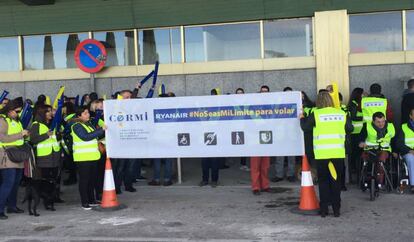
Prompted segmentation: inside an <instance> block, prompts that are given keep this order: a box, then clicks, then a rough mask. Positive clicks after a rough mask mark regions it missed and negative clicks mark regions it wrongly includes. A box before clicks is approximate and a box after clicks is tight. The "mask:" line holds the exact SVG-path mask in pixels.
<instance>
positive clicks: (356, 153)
mask: <svg viewBox="0 0 414 242" xmlns="http://www.w3.org/2000/svg"><path fill="white" fill-rule="evenodd" d="M363 94H364V89H362V88H359V87H357V88H355V89H354V90H352V93H351V96H350V97H349V102H348V112H349V115H350V118H351V121H352V125H353V126H354V130H353V131H352V134H351V149H350V159H349V169H350V174H356V175H357V177H358V175H359V171H360V164H359V158H360V157H361V153H362V149H361V148H359V134H360V133H361V130H362V127H363V125H364V120H363V116H362V109H361V100H362V96H363ZM350 180H351V181H352V176H350Z"/></svg>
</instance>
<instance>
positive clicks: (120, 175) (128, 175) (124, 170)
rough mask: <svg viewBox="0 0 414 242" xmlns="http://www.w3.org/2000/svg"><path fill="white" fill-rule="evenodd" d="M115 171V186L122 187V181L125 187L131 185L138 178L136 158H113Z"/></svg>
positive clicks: (118, 188)
mask: <svg viewBox="0 0 414 242" xmlns="http://www.w3.org/2000/svg"><path fill="white" fill-rule="evenodd" d="M111 161H112V169H113V172H114V180H115V187H116V189H117V190H120V189H121V186H122V183H124V185H125V187H131V186H132V182H133V181H134V179H135V178H136V166H137V164H135V162H136V160H133V159H111Z"/></svg>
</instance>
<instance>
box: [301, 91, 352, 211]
mask: <svg viewBox="0 0 414 242" xmlns="http://www.w3.org/2000/svg"><path fill="white" fill-rule="evenodd" d="M300 122H301V128H302V130H303V131H304V132H309V131H310V130H312V131H313V152H314V154H315V163H316V166H317V170H318V182H319V197H320V215H321V217H326V215H327V214H328V205H330V204H331V205H332V208H333V212H334V216H335V217H339V216H340V208H341V178H342V177H341V176H342V171H343V167H344V159H345V136H346V134H347V133H351V132H352V130H353V127H352V124H351V121H350V120H349V119H348V118H347V115H346V113H345V112H344V111H342V110H341V109H337V108H334V103H333V101H332V98H331V96H330V95H329V93H328V92H320V93H319V94H318V96H317V99H316V109H315V110H314V111H313V113H312V114H310V116H309V117H308V118H306V119H305V118H304V116H303V115H301V120H300Z"/></svg>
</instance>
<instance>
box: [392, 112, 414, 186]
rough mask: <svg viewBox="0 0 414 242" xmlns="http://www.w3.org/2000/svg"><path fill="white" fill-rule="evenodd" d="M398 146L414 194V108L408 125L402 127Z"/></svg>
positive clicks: (397, 142) (397, 141)
mask: <svg viewBox="0 0 414 242" xmlns="http://www.w3.org/2000/svg"><path fill="white" fill-rule="evenodd" d="M396 146H397V149H398V151H399V152H400V153H401V155H403V157H404V160H405V162H406V163H407V166H408V175H409V178H410V186H411V192H412V193H414V108H412V109H411V111H410V114H409V120H408V121H407V123H405V124H403V125H402V128H401V132H400V133H399V135H398V137H397V140H396Z"/></svg>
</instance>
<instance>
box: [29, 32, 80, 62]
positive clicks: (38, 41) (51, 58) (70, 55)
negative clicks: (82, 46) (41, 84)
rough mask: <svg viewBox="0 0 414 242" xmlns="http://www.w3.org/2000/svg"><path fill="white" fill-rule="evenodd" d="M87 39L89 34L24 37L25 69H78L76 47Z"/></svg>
mask: <svg viewBox="0 0 414 242" xmlns="http://www.w3.org/2000/svg"><path fill="white" fill-rule="evenodd" d="M87 38H88V34H87V33H82V34H58V35H37V36H24V37H23V46H24V52H23V53H24V69H26V70H45V69H63V68H76V63H75V59H74V54H75V49H76V46H77V45H78V44H79V43H80V42H81V41H83V40H85V39H87Z"/></svg>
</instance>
